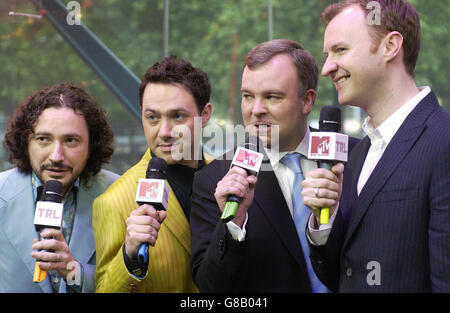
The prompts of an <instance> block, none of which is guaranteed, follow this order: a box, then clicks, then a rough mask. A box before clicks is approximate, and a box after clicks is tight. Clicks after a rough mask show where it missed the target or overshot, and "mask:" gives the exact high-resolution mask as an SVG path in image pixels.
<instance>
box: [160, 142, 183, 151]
mask: <svg viewBox="0 0 450 313" xmlns="http://www.w3.org/2000/svg"><path fill="white" fill-rule="evenodd" d="M179 145H180V143H178V142H172V143H163V144H159V145H158V148H159V150H161V151H162V152H171V151H172V150H173V149H175V148H177V147H178V146H179Z"/></svg>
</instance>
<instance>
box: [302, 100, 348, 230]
mask: <svg viewBox="0 0 450 313" xmlns="http://www.w3.org/2000/svg"><path fill="white" fill-rule="evenodd" d="M340 130H341V109H340V108H339V107H338V106H337V105H329V106H324V107H322V109H321V110H320V117H319V131H318V132H311V133H310V135H309V149H308V159H313V160H317V161H318V162H319V168H326V169H328V170H331V167H332V166H333V165H334V164H336V163H337V162H347V155H348V136H347V135H345V134H341V133H339V131H340ZM329 217H330V209H329V208H322V209H321V210H320V224H328V219H329Z"/></svg>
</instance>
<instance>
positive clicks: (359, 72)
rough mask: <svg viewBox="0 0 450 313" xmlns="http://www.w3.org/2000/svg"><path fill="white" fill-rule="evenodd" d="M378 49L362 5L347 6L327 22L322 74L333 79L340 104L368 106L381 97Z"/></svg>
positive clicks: (380, 69) (380, 68)
mask: <svg viewBox="0 0 450 313" xmlns="http://www.w3.org/2000/svg"><path fill="white" fill-rule="evenodd" d="M377 48H378V47H375V49H374V45H373V39H372V37H371V36H370V34H369V26H368V25H367V21H366V16H365V13H364V12H363V10H362V9H361V8H360V7H359V5H353V6H350V7H348V8H347V9H345V10H344V11H342V12H341V13H339V14H338V15H336V16H335V17H334V18H333V19H332V20H331V21H330V23H329V24H328V26H327V28H326V30H325V36H324V48H323V52H324V54H325V56H326V58H327V59H326V62H325V64H324V66H323V68H322V75H323V76H329V77H330V78H331V80H332V81H333V83H334V86H335V87H336V91H337V93H338V100H339V103H340V104H342V105H353V106H358V107H361V108H363V109H366V107H367V106H368V105H370V103H369V102H368V101H369V100H373V99H376V98H377V95H378V96H379V86H380V84H381V82H382V77H383V69H384V65H383V62H382V56H381V54H380V53H379V49H377Z"/></svg>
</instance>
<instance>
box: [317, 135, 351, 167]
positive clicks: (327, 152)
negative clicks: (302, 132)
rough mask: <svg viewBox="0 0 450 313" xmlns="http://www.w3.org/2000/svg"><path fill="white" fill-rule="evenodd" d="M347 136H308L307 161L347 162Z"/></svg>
mask: <svg viewBox="0 0 450 313" xmlns="http://www.w3.org/2000/svg"><path fill="white" fill-rule="evenodd" d="M347 148H348V136H347V135H345V134H340V133H334V132H311V133H310V134H309V148H308V159H311V160H329V161H330V160H332V161H339V162H347V158H348V153H347V151H348V149H347Z"/></svg>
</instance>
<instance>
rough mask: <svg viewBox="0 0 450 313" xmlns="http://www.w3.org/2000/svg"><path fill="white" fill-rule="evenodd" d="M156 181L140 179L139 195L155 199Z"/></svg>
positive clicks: (156, 194) (156, 191)
mask: <svg viewBox="0 0 450 313" xmlns="http://www.w3.org/2000/svg"><path fill="white" fill-rule="evenodd" d="M158 187H159V184H158V182H147V181H142V182H141V183H140V184H139V197H144V198H146V199H148V200H151V199H156V198H157V196H158Z"/></svg>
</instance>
